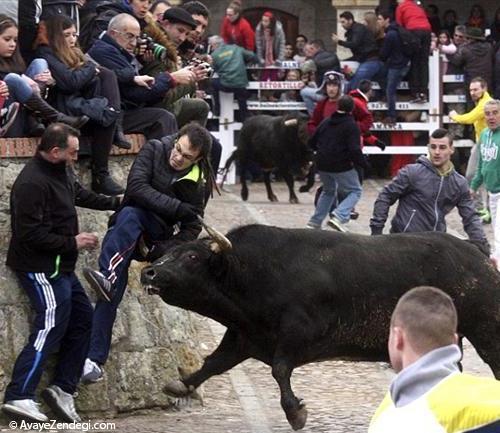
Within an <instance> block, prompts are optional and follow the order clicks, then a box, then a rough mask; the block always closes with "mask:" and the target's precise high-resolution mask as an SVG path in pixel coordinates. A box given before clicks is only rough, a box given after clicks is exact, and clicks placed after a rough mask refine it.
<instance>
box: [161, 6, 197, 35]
mask: <svg viewBox="0 0 500 433" xmlns="http://www.w3.org/2000/svg"><path fill="white" fill-rule="evenodd" d="M163 19H164V20H167V21H168V22H170V23H181V24H186V25H188V26H190V27H191V28H192V29H193V30H194V29H195V28H196V27H197V26H198V24H197V23H196V21H195V20H194V19H193V17H192V16H191V14H190V13H189V12H188V11H187V10H185V9H182V8H179V7H177V6H175V7H172V8H169V9H167V10H166V11H165V13H164V14H163Z"/></svg>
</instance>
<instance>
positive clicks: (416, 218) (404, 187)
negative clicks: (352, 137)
mask: <svg viewBox="0 0 500 433" xmlns="http://www.w3.org/2000/svg"><path fill="white" fill-rule="evenodd" d="M396 201H398V208H397V211H396V215H395V216H394V218H393V219H392V222H391V233H402V232H446V221H445V216H446V215H447V214H449V213H450V212H451V211H452V210H453V208H455V207H457V208H458V212H459V213H460V216H461V217H462V222H463V225H464V230H465V232H466V233H467V235H468V236H469V238H470V239H471V240H474V241H479V242H480V243H484V244H486V245H487V240H486V237H485V235H484V232H483V229H482V226H481V221H480V220H479V217H478V216H477V214H476V211H475V209H474V204H473V202H472V199H471V196H470V193H469V185H468V183H467V180H466V179H465V177H463V176H462V175H460V174H459V173H458V172H457V171H456V170H455V169H454V168H452V169H451V171H449V172H448V173H447V174H446V175H441V174H440V173H439V172H438V171H437V170H436V169H435V168H434V166H433V165H432V163H431V161H430V160H429V159H428V158H427V157H424V156H421V157H420V158H419V159H418V160H417V162H416V163H415V164H410V165H407V166H406V167H404V168H402V169H401V170H400V171H399V173H398V174H397V176H396V177H395V178H394V179H393V180H392V182H391V183H389V184H388V185H386V186H385V188H384V189H383V191H382V192H381V193H380V194H379V196H378V198H377V200H376V201H375V205H374V207H373V216H372V218H371V220H370V227H371V229H372V233H382V229H383V227H384V225H385V222H386V220H387V216H388V213H389V208H390V206H392V205H393V204H394V203H395V202H396Z"/></svg>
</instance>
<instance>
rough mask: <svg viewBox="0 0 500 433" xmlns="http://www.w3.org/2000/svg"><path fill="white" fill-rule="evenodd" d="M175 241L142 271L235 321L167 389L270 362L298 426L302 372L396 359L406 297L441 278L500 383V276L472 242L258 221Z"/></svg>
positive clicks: (178, 300)
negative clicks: (392, 346) (223, 235)
mask: <svg viewBox="0 0 500 433" xmlns="http://www.w3.org/2000/svg"><path fill="white" fill-rule="evenodd" d="M227 237H228V238H229V240H230V241H231V243H232V249H229V250H225V251H220V250H219V249H218V248H214V244H213V243H210V241H208V240H197V241H193V242H189V243H186V244H184V245H181V246H178V247H176V248H175V249H173V250H171V251H170V252H169V253H168V254H167V255H166V256H164V257H162V258H161V259H160V260H158V261H156V262H155V263H153V264H152V265H151V266H149V267H147V268H145V269H144V270H143V272H142V283H143V284H144V285H145V286H149V289H150V290H152V291H153V293H155V292H156V293H159V294H160V296H161V297H162V299H163V300H164V301H165V302H167V303H169V304H172V305H176V306H178V307H181V308H185V309H187V310H192V311H195V312H197V313H199V314H202V315H204V316H207V317H210V318H212V319H214V320H216V321H218V322H220V323H221V324H223V325H225V326H226V327H227V331H226V333H225V335H224V337H223V339H222V341H221V342H220V344H219V346H218V348H217V349H216V350H215V351H214V352H213V353H212V354H211V355H209V356H208V357H207V358H206V359H205V362H204V364H203V367H202V368H201V369H200V370H198V371H196V372H195V373H193V374H191V375H190V376H188V377H185V378H182V380H176V381H174V382H172V383H170V384H169V385H167V387H166V391H167V392H170V393H172V394H174V395H178V396H180V395H188V394H189V393H191V392H193V391H194V390H195V389H196V388H197V387H198V386H199V385H200V384H202V383H203V382H204V381H205V380H207V379H209V378H210V377H211V376H213V375H215V374H221V373H224V372H225V371H227V370H229V369H231V368H232V367H234V366H235V365H237V364H239V363H240V362H242V361H244V360H245V359H247V358H255V359H258V360H260V361H262V362H264V363H266V364H268V365H270V366H271V367H272V374H273V377H274V378H275V380H276V381H277V383H278V385H279V388H280V392H281V406H282V408H283V410H284V411H285V413H286V417H287V419H288V421H289V423H290V425H291V426H292V427H293V428H294V429H300V428H302V427H303V426H304V425H305V422H306V418H307V411H306V408H305V405H304V404H303V403H302V402H301V401H300V400H299V399H298V398H297V397H295V395H294V393H293V391H292V388H291V385H290V376H291V374H292V371H293V369H294V368H295V367H297V366H300V365H303V364H306V363H309V362H313V361H320V360H326V359H351V360H353V359H354V360H372V361H378V360H386V361H387V360H388V354H387V350H386V348H387V336H388V330H389V321H390V316H391V313H392V311H393V309H394V307H395V305H396V302H397V300H398V299H399V298H400V297H401V295H402V294H403V293H405V292H406V291H407V290H409V289H410V288H412V287H415V286H420V285H432V286H435V287H439V288H441V289H442V290H444V291H445V292H447V293H448V294H449V295H450V296H451V297H452V298H453V300H454V302H455V305H456V308H457V311H458V316H459V333H460V334H461V335H463V336H465V337H467V338H468V340H469V341H470V342H471V343H472V345H473V346H474V347H475V349H476V351H477V353H478V354H479V356H480V357H481V358H482V359H483V360H484V361H485V362H486V363H487V364H489V366H490V367H491V369H492V370H493V373H494V375H495V376H496V377H497V378H500V344H499V343H498V338H499V336H500V274H499V273H498V272H497V271H496V270H495V269H494V267H493V266H492V265H491V263H490V261H489V259H488V258H487V257H486V256H484V255H483V254H482V253H481V252H480V251H479V250H478V249H477V248H476V247H475V246H474V245H472V244H470V243H468V242H466V241H463V240H459V239H457V238H454V237H453V236H450V235H447V234H442V233H420V234H393V235H385V236H362V235H355V234H342V233H334V232H325V231H321V232H320V231H314V230H301V229H296V230H293V229H280V228H276V227H267V226H259V225H250V226H244V227H240V228H238V229H235V230H233V231H231V232H229V234H228V235H227Z"/></svg>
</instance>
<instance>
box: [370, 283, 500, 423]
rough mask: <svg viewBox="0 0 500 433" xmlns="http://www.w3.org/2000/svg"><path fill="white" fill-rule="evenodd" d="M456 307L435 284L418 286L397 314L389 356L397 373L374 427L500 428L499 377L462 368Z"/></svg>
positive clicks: (390, 334) (391, 332)
mask: <svg viewBox="0 0 500 433" xmlns="http://www.w3.org/2000/svg"><path fill="white" fill-rule="evenodd" d="M457 341H458V336H457V312H456V309H455V306H454V304H453V301H452V299H451V298H450V297H449V296H448V295H447V294H445V293H444V292H443V291H441V290H439V289H436V288H434V287H423V286H422V287H416V288H414V289H412V290H410V291H409V292H407V293H406V294H405V295H403V297H401V299H400V300H399V302H398V304H397V305H396V308H395V310H394V312H393V314H392V318H391V325H390V333H389V343H388V349H389V357H390V359H391V363H392V366H393V368H394V370H395V371H396V372H397V373H398V375H397V376H396V377H395V378H394V380H393V381H392V383H391V386H390V389H389V392H388V393H387V395H386V396H385V398H384V400H383V401H382V403H381V404H380V406H379V408H378V409H377V411H376V412H375V415H374V416H373V418H372V421H371V424H370V427H369V430H368V432H369V433H382V432H383V433H393V432H394V433H396V432H397V433H400V432H405V433H423V432H425V433H444V432H447V433H458V432H461V433H462V432H469V433H472V432H474V433H493V432H499V431H500V382H499V381H497V380H494V379H491V378H480V377H475V376H471V375H468V374H463V373H461V372H460V370H459V367H458V362H459V361H460V359H461V358H462V353H461V351H460V349H459V347H458V346H457Z"/></svg>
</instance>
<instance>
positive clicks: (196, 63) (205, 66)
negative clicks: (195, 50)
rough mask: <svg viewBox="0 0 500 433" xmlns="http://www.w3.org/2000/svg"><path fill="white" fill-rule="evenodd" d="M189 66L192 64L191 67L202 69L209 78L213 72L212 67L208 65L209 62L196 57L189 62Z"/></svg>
mask: <svg viewBox="0 0 500 433" xmlns="http://www.w3.org/2000/svg"><path fill="white" fill-rule="evenodd" d="M189 66H192V67H193V68H200V69H204V70H205V72H206V74H207V78H210V77H211V76H212V74H213V73H214V70H213V69H212V66H210V63H207V62H205V61H203V60H201V59H197V58H194V59H192V60H191V62H190V63H189Z"/></svg>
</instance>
